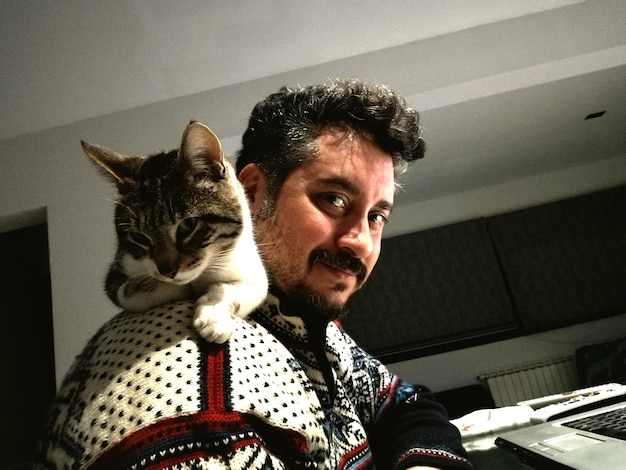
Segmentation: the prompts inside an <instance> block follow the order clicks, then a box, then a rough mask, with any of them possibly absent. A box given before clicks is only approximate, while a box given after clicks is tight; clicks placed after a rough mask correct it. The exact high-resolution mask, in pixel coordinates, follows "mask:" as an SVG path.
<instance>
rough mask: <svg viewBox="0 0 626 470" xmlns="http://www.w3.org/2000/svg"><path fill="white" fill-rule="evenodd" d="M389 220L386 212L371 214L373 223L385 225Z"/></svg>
mask: <svg viewBox="0 0 626 470" xmlns="http://www.w3.org/2000/svg"><path fill="white" fill-rule="evenodd" d="M387 220H389V219H388V218H387V216H386V215H385V214H380V213H376V214H370V222H371V223H373V224H374V225H380V226H383V225H385V224H386V223H387Z"/></svg>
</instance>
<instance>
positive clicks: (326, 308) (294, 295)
mask: <svg viewBox="0 0 626 470" xmlns="http://www.w3.org/2000/svg"><path fill="white" fill-rule="evenodd" d="M289 296H290V297H291V300H293V301H294V302H297V303H300V304H303V306H305V307H307V308H308V309H310V310H312V311H313V313H315V314H318V315H320V316H322V317H324V318H326V319H328V320H329V321H332V320H337V319H338V318H342V317H343V316H344V315H345V313H346V311H347V309H346V305H347V303H348V299H349V297H350V294H349V293H348V292H347V291H342V290H341V289H339V290H331V291H329V292H323V291H322V292H320V291H316V290H314V289H311V288H309V287H305V286H301V287H299V288H297V289H293V290H292V291H291V292H289Z"/></svg>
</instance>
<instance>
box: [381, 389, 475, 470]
mask: <svg viewBox="0 0 626 470" xmlns="http://www.w3.org/2000/svg"><path fill="white" fill-rule="evenodd" d="M391 389H392V390H391V393H392V395H391V397H390V398H391V399H390V400H389V401H388V404H387V406H386V407H385V408H384V409H383V410H381V413H380V415H379V416H378V419H377V420H376V422H375V423H374V426H373V430H372V432H371V436H370V445H371V448H372V454H373V455H374V459H375V461H376V466H377V468H391V469H394V470H402V469H406V468H409V467H411V466H414V465H426V466H428V465H430V466H433V467H436V468H441V469H446V470H447V469H471V468H472V465H471V463H470V462H469V460H467V454H466V452H465V449H464V448H463V446H462V444H461V435H460V433H459V431H458V430H457V428H456V427H454V425H452V424H451V423H450V422H449V420H448V415H447V412H446V410H445V408H444V407H443V405H441V404H440V403H438V402H436V401H435V400H434V398H433V395H432V393H431V392H430V390H429V389H428V388H426V387H424V386H420V385H416V386H412V385H409V384H407V383H406V382H403V381H401V380H400V379H398V378H397V377H394V378H393V380H392V386H391Z"/></svg>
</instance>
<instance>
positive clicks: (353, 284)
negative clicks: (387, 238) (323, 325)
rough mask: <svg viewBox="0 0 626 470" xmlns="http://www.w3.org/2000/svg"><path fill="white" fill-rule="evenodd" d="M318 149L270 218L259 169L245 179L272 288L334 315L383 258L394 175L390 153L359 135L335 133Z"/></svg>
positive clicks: (320, 142) (288, 181) (285, 190)
mask: <svg viewBox="0 0 626 470" xmlns="http://www.w3.org/2000/svg"><path fill="white" fill-rule="evenodd" d="M317 144H318V148H319V156H318V157H317V158H315V159H313V160H311V161H309V162H306V163H304V164H302V165H301V166H299V167H297V168H296V169H295V170H293V171H292V172H291V173H290V174H289V176H288V177H287V179H286V180H285V182H284V184H283V185H282V186H281V188H280V189H279V190H278V193H277V195H276V200H275V203H274V210H273V211H272V214H270V215H269V216H267V217H265V216H262V217H260V216H258V210H259V208H260V207H261V205H262V201H263V199H264V198H265V197H266V196H267V192H266V186H265V179H264V177H263V175H261V174H260V172H259V171H258V168H257V167H256V165H249V166H248V167H247V169H244V170H242V172H241V174H240V179H241V181H242V183H243V185H244V187H246V190H247V193H248V196H249V197H250V200H251V210H252V213H253V218H254V219H255V224H256V240H257V244H258V246H259V250H260V252H261V253H262V256H263V259H264V262H265V266H266V268H267V271H268V275H269V277H270V280H271V282H272V284H274V285H275V286H276V287H278V288H279V289H281V290H282V291H283V292H284V293H286V294H287V295H288V296H292V297H298V296H300V297H301V296H305V297H309V298H315V302H314V303H316V304H318V305H319V306H321V307H322V308H323V309H324V310H328V311H329V315H331V316H333V315H334V314H333V313H330V312H339V311H341V310H342V309H343V307H344V306H345V304H346V302H347V300H348V298H349V297H350V296H351V295H352V294H353V293H354V292H355V291H356V290H357V289H359V288H360V287H361V286H362V285H363V283H364V282H365V280H366V279H367V278H368V277H369V275H370V273H371V271H372V268H373V267H374V265H375V264H376V261H377V260H378V255H379V254H380V242H381V236H382V230H383V227H384V225H385V222H386V220H387V218H388V216H389V215H390V213H391V208H392V204H393V198H394V190H395V182H394V171H393V164H392V160H391V156H390V155H389V154H387V153H385V152H383V151H382V150H380V149H379V148H378V147H376V146H375V145H374V144H373V143H371V142H370V141H369V140H367V139H365V138H363V137H360V136H357V135H356V134H352V133H347V132H342V133H340V134H336V133H331V132H328V133H325V134H322V135H321V136H320V137H319V138H318V139H317ZM251 175H252V177H251Z"/></svg>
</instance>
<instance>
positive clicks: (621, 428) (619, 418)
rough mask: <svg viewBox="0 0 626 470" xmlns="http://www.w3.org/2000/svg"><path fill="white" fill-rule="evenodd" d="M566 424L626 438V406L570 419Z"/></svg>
mask: <svg viewBox="0 0 626 470" xmlns="http://www.w3.org/2000/svg"><path fill="white" fill-rule="evenodd" d="M564 426H567V427H569V428H574V429H578V430H581V431H589V432H595V433H596V434H600V435H602V436H608V437H614V438H616V439H622V440H626V408H619V409H617V410H613V411H607V412H606V413H600V414H597V415H594V416H588V417H586V418H580V419H577V420H574V421H569V422H567V423H564Z"/></svg>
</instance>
